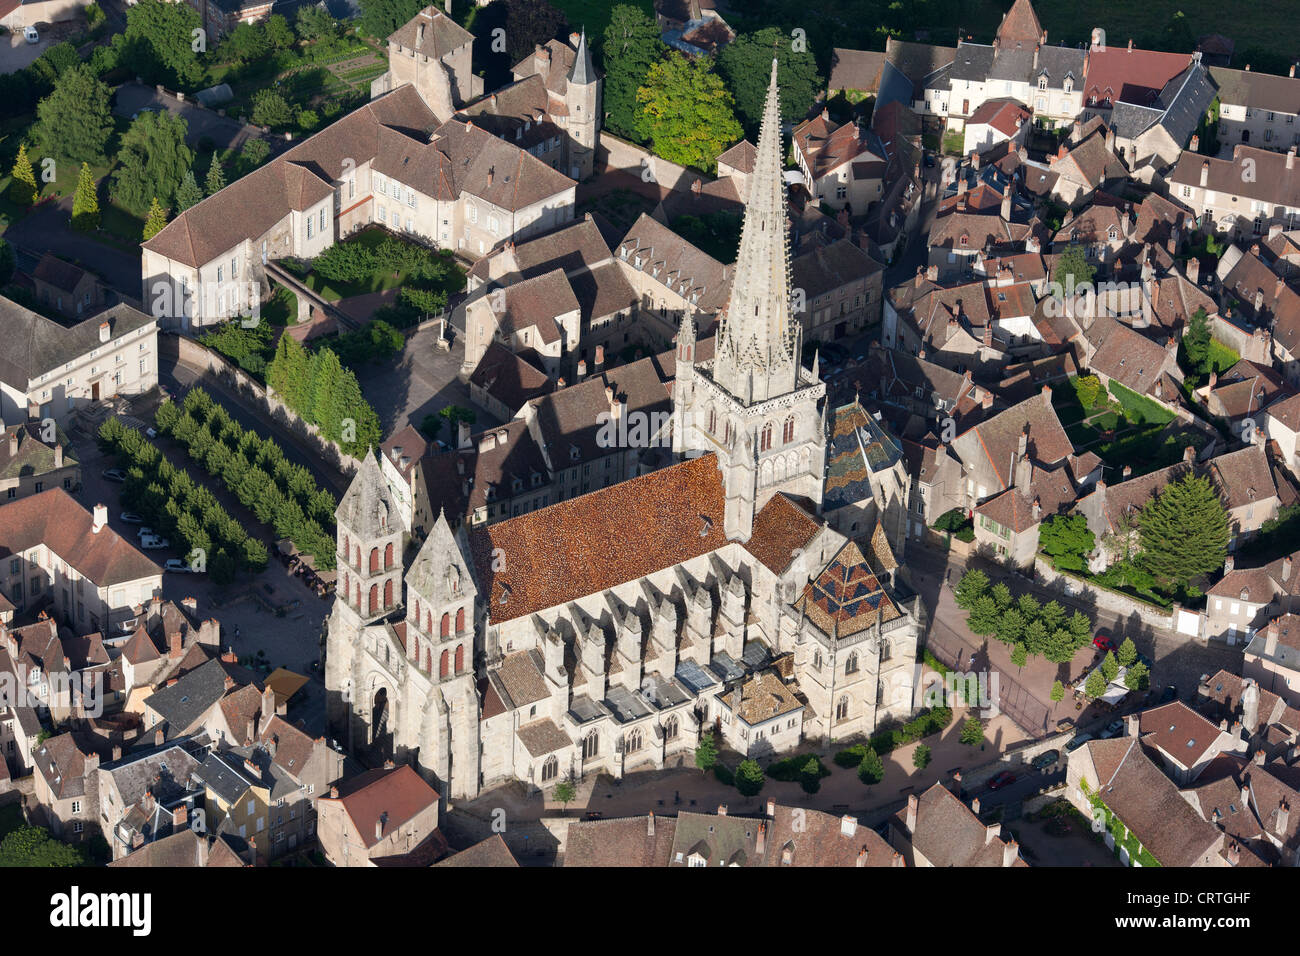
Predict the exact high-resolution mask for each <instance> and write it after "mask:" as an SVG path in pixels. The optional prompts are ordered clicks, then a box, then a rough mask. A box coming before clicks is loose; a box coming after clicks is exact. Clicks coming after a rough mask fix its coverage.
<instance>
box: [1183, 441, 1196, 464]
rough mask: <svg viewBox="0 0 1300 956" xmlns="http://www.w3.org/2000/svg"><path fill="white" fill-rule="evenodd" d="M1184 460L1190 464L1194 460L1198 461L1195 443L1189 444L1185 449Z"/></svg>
mask: <svg viewBox="0 0 1300 956" xmlns="http://www.w3.org/2000/svg"><path fill="white" fill-rule="evenodd" d="M1183 461H1184V462H1186V463H1187V464H1189V465H1190V464H1192V462H1194V461H1196V446H1195V445H1188V446H1187V447H1186V448H1184V449H1183Z"/></svg>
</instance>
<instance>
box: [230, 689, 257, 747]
mask: <svg viewBox="0 0 1300 956" xmlns="http://www.w3.org/2000/svg"><path fill="white" fill-rule="evenodd" d="M220 706H221V713H222V714H223V715H225V718H226V726H227V727H229V728H230V732H231V734H233V735H234V737H235V739H236V741H237V742H238V744H239V745H240V746H247V745H249V744H251V743H252V742H253V740H252V739H251V738H249V737H248V736H247V734H248V729H249V726H250V724H251V723H253V722H254V721H256V719H257V718H258V716H260V714H261V713H262V694H261V693H260V692H259V691H258V689H257V688H256V687H254V686H253V685H252V684H245V685H244V686H243V687H237V688H235V689H234V690H232V691H231V692H230V693H228V694H227V695H226V696H225V697H223V698H221V704H220Z"/></svg>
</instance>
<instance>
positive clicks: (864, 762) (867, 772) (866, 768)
mask: <svg viewBox="0 0 1300 956" xmlns="http://www.w3.org/2000/svg"><path fill="white" fill-rule="evenodd" d="M858 779H859V780H861V781H862V782H863V783H865V784H867V785H868V786H870V785H871V784H873V783H880V781H882V780H884V779H885V762H884V761H883V760H881V759H880V754H878V753H876V751H875V749H874V748H871V747H868V748H867V750H866V753H864V754H863V755H862V759H861V760H860V761H859V762H858Z"/></svg>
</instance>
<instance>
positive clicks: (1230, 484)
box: [1208, 445, 1277, 508]
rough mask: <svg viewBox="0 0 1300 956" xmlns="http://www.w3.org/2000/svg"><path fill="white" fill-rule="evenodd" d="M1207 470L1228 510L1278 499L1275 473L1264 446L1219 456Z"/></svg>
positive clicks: (1248, 447) (1242, 449)
mask: <svg viewBox="0 0 1300 956" xmlns="http://www.w3.org/2000/svg"><path fill="white" fill-rule="evenodd" d="M1208 470H1209V473H1210V478H1211V479H1212V480H1213V481H1214V483H1215V485H1216V486H1217V487H1218V489H1219V494H1220V495H1221V496H1222V498H1223V503H1224V506H1225V507H1227V508H1240V507H1244V506H1246V505H1249V504H1250V503H1251V502H1258V503H1260V504H1261V505H1267V503H1268V502H1269V501H1270V500H1274V499H1276V498H1277V488H1276V487H1274V485H1273V471H1272V469H1270V468H1269V466H1268V455H1267V454H1266V453H1265V451H1264V448H1263V446H1261V445H1247V446H1246V447H1245V448H1241V449H1239V450H1237V451H1232V452H1228V453H1227V454H1226V455H1219V456H1218V457H1216V458H1213V459H1211V460H1210V462H1209V465H1208Z"/></svg>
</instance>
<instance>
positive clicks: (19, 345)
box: [0, 296, 156, 411]
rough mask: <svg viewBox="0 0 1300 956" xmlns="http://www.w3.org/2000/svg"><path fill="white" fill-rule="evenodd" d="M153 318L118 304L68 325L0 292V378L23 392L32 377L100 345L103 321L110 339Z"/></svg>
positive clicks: (131, 330) (37, 376) (56, 367)
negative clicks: (1, 344) (0, 341)
mask: <svg viewBox="0 0 1300 956" xmlns="http://www.w3.org/2000/svg"><path fill="white" fill-rule="evenodd" d="M155 321H156V320H155V319H154V317H153V316H151V315H145V314H144V313H143V312H141V311H139V310H138V309H134V308H132V307H131V306H129V305H125V304H118V305H113V306H110V307H108V308H107V309H104V310H103V311H102V312H98V313H96V314H95V315H92V316H90V317H89V318H87V319H84V320H82V321H81V322H78V323H77V324H76V325H74V326H72V327H71V328H69V327H68V326H65V325H60V324H59V323H57V322H55V321H53V320H51V319H47V318H46V317H45V316H43V315H40V314H39V313H37V312H33V311H32V310H31V309H27V308H24V307H23V306H21V305H19V304H18V303H17V302H14V301H13V300H11V299H6V298H4V297H3V296H0V333H3V335H4V338H5V342H6V343H7V347H6V348H5V350H4V352H3V353H0V381H3V382H4V383H5V384H6V385H9V386H11V387H12V388H14V389H15V390H16V391H18V392H21V393H26V392H27V390H28V386H29V385H30V384H31V382H32V380H33V379H36V378H39V377H40V376H42V375H44V374H46V373H48V372H52V371H54V370H56V369H58V368H59V367H60V366H62V365H65V364H67V363H68V362H71V361H72V360H73V359H77V358H81V357H82V356H84V355H86V354H87V353H88V352H90V351H91V350H92V349H97V348H100V347H101V343H100V332H99V328H100V325H102V324H103V323H105V322H107V323H108V326H109V336H110V341H111V340H113V339H120V338H121V337H122V336H124V335H127V334H128V333H130V332H134V331H135V330H136V329H140V328H143V327H145V326H147V325H149V324H151V323H153V322H155ZM24 411H25V410H24Z"/></svg>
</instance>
